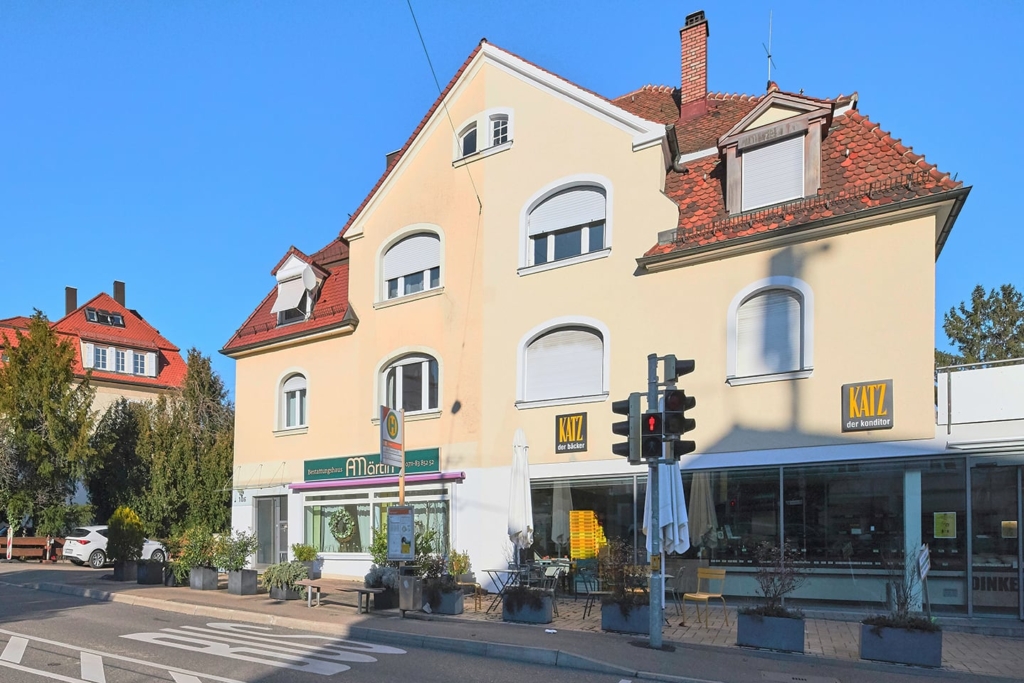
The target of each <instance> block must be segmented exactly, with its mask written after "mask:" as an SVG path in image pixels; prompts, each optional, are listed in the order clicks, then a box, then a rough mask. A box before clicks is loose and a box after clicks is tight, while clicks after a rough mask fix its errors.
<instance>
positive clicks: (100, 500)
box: [85, 398, 149, 520]
mask: <svg viewBox="0 0 1024 683" xmlns="http://www.w3.org/2000/svg"><path fill="white" fill-rule="evenodd" d="M147 410H148V406H147V405H146V404H142V403H132V402H130V401H128V400H127V399H125V398H119V399H118V400H117V401H115V402H114V403H112V404H111V405H110V407H109V408H107V412H106V413H104V414H103V417H102V418H101V419H100V421H99V424H98V425H97V427H96V432H95V433H94V434H93V436H92V439H91V442H90V443H91V444H92V447H93V450H95V451H96V459H95V463H94V466H93V467H92V468H90V470H89V472H88V473H87V474H86V477H85V487H86V489H87V490H88V491H89V501H90V502H91V503H92V506H93V508H94V510H95V513H96V519H103V520H105V519H110V516H111V515H113V514H114V511H115V510H116V509H117V508H119V507H121V506H127V507H131V508H132V509H139V507H140V506H139V502H140V501H141V499H142V498H143V497H144V496H145V495H146V489H147V488H148V487H149V461H148V460H147V459H145V458H142V457H140V455H139V452H138V441H139V421H140V415H141V414H142V413H145V412H146V411H147Z"/></svg>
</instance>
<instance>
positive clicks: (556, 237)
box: [527, 185, 607, 266]
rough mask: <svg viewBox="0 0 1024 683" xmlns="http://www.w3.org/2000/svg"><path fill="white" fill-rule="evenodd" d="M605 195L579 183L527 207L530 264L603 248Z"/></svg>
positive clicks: (602, 189)
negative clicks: (528, 210)
mask: <svg viewBox="0 0 1024 683" xmlns="http://www.w3.org/2000/svg"><path fill="white" fill-rule="evenodd" d="M606 205H607V195H606V193H605V190H604V188H602V187H600V186H596V185H582V186H576V187H570V188H567V189H564V190H560V191H558V192H556V193H554V194H553V195H551V196H550V197H548V198H547V199H545V200H544V201H543V202H541V203H540V204H538V205H537V206H536V207H534V208H533V210H532V211H530V215H529V217H528V218H527V235H528V237H529V240H530V244H529V249H528V257H529V262H528V264H529V265H532V266H536V265H541V264H544V263H550V262H552V261H561V260H563V259H569V258H572V257H574V256H580V255H582V254H587V253H590V252H595V251H600V250H601V249H604V248H605V243H606V241H607V240H606V239H605V223H606V217H607V212H606V210H607V206H606Z"/></svg>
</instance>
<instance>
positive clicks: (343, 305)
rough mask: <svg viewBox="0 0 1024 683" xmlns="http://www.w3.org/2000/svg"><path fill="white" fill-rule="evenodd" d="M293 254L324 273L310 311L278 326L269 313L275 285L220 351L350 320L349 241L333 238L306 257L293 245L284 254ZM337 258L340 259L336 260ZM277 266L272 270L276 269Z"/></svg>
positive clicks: (295, 334) (247, 346) (313, 330)
mask: <svg viewBox="0 0 1024 683" xmlns="http://www.w3.org/2000/svg"><path fill="white" fill-rule="evenodd" d="M293 253H294V254H296V255H299V256H300V258H303V257H304V258H303V260H306V259H309V260H308V261H307V263H310V264H311V265H313V266H315V267H316V268H317V269H318V270H322V271H323V272H326V273H327V276H326V277H325V278H324V279H323V282H322V284H321V285H320V294H319V298H318V299H317V301H316V303H315V304H314V305H313V314H312V315H311V316H310V317H309V319H307V320H303V321H301V322H296V323H290V324H287V325H278V324H277V314H276V313H272V312H271V309H272V308H273V307H274V300H275V299H276V297H277V286H276V285H275V287H274V288H273V289H272V290H270V292H269V293H268V294H267V295H266V296H265V297H264V298H263V301H262V302H261V303H260V305H259V306H258V307H257V308H256V310H255V311H253V313H252V315H250V316H249V317H248V318H247V319H246V321H245V322H244V323H242V326H241V327H239V328H238V330H237V331H235V333H234V334H233V335H232V336H231V339H229V340H228V342H227V343H226V344H225V345H224V348H223V349H221V353H231V352H234V351H239V350H243V349H248V348H252V347H255V346H260V345H262V344H266V343H269V342H272V341H277V340H282V339H290V338H292V337H296V336H299V335H305V334H309V333H311V332H318V331H322V330H326V329H329V328H331V327H336V326H338V325H340V324H341V323H343V322H346V321H352V320H353V314H352V311H351V308H350V307H349V303H348V244H346V243H345V242H344V241H343V240H341V239H335V240H332V242H331V243H330V244H328V245H327V246H326V247H324V248H323V249H321V250H320V251H318V252H316V253H315V254H313V255H312V256H306V255H305V254H303V253H302V252H300V251H299V250H298V249H296V248H295V247H292V248H291V249H289V250H288V253H287V254H285V258H287V257H288V256H289V255H291V254H293ZM339 261H341V262H340V263H339ZM283 263H284V259H282V260H281V262H280V263H278V265H277V268H280V267H281V265H282V264H283ZM332 264H333V265H332ZM277 268H275V269H274V271H275V272H276V271H277Z"/></svg>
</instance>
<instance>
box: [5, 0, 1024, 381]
mask: <svg viewBox="0 0 1024 683" xmlns="http://www.w3.org/2000/svg"><path fill="white" fill-rule="evenodd" d="M413 6H414V8H415V9H416V11H417V16H418V19H419V22H420V26H421V28H422V29H423V33H424V36H425V38H426V41H427V45H428V47H429V48H430V51H431V58H432V59H433V62H434V65H435V67H436V69H437V72H438V77H439V79H440V80H441V82H442V84H443V83H445V82H446V81H447V80H448V79H449V78H450V77H451V75H452V73H454V71H455V69H457V68H458V66H459V64H461V63H462V61H463V60H464V59H465V58H466V56H467V55H468V54H469V52H470V51H471V50H472V49H473V47H474V46H475V45H476V43H477V41H479V39H480V38H482V37H486V38H487V39H488V40H489V41H491V42H492V43H494V44H496V45H499V46H501V47H503V48H506V49H509V50H511V51H513V52H515V53H517V54H519V55H521V56H523V57H525V58H527V59H529V60H531V61H534V62H536V63H538V64H540V65H542V66H544V67H545V68H547V69H550V70H551V71H554V72H555V73H558V74H559V75H562V76H564V77H565V78H568V79H569V80H572V81H574V82H576V83H578V84H580V85H582V86H584V87H587V88H590V89H592V90H595V91H597V92H599V93H601V94H604V95H606V96H609V97H613V96H616V95H620V94H623V93H625V92H628V91H630V90H633V89H635V88H637V87H638V86H640V85H643V84H646V83H658V84H668V85H675V84H677V83H678V80H679V43H678V40H679V39H678V29H679V27H680V26H681V25H682V22H683V19H684V17H685V16H686V14H688V13H689V12H692V11H694V10H697V9H704V10H705V11H706V13H707V16H708V19H709V21H710V28H711V37H710V47H709V50H710V60H709V80H710V88H711V89H712V90H718V91H728V92H746V93H750V94H757V93H761V92H763V91H764V85H765V76H766V74H765V59H764V51H763V48H762V42H766V41H767V32H768V12H769V9H771V10H773V11H774V45H773V48H774V49H773V52H774V54H775V60H776V64H777V67H778V70H777V71H776V73H775V78H776V80H777V81H778V83H779V84H780V86H781V87H782V88H783V89H786V90H791V91H796V90H799V89H800V88H803V89H804V90H805V92H807V93H808V94H810V95H816V96H832V95H836V94H839V93H849V92H851V91H853V90H857V91H859V93H860V97H861V99H860V108H861V110H862V111H863V112H864V113H866V114H867V115H869V116H870V117H871V118H872V119H874V120H875V121H877V122H879V123H880V124H881V125H882V127H883V128H885V129H887V130H889V131H891V132H892V133H893V134H894V135H895V136H896V137H900V138H902V139H903V141H904V143H905V144H909V145H912V146H913V147H914V149H915V151H917V152H919V153H924V154H925V155H926V157H927V159H928V160H929V161H933V162H936V163H938V164H939V167H940V169H942V170H943V171H948V172H951V173H952V172H956V173H958V174H959V178H960V179H963V180H965V181H966V182H967V183H968V184H970V185H973V186H974V190H973V191H972V193H971V196H970V198H969V200H968V202H967V205H966V207H965V209H964V211H963V213H962V214H961V215H960V219H959V221H958V223H957V225H956V228H955V230H954V232H953V235H952V237H951V238H950V239H949V241H948V242H947V244H946V247H945V251H944V252H943V254H942V257H941V258H940V259H939V261H938V264H937V300H936V309H937V318H936V333H937V337H936V339H937V340H938V343H939V344H940V346H941V345H944V335H942V332H941V328H940V325H941V313H942V312H944V311H946V310H948V309H949V307H950V306H952V305H955V304H956V303H957V302H959V301H960V300H962V299H965V298H967V297H968V296H969V293H970V290H971V288H972V287H973V286H974V285H975V284H976V283H981V284H983V285H984V286H985V287H986V288H990V287H994V286H997V285H999V284H1001V283H1004V282H1012V283H1014V284H1015V285H1016V286H1017V287H1018V288H1022V287H1024V276H1022V271H1021V256H1022V254H1024V226H1022V224H1021V221H1020V219H1019V218H1018V217H1017V216H1016V214H1014V213H1009V214H1008V213H1007V212H1006V209H1007V208H1009V207H1011V206H1012V204H1011V201H1012V200H1013V198H1014V197H1017V196H1019V190H1014V189H1013V188H1014V187H1016V185H1015V183H1016V181H1014V180H1013V178H1015V177H1016V176H1015V175H1014V171H1015V170H1016V167H1018V166H1019V161H1018V160H1016V159H1015V154H1016V152H1017V150H1019V148H1020V145H1019V144H1018V143H1017V142H1016V136H1014V135H1013V134H1012V133H1011V134H1010V136H1009V139H1008V140H1007V141H1005V142H1004V141H1003V134H1001V133H1000V132H999V128H1001V127H1002V126H1011V127H1012V126H1013V122H1014V121H1015V120H1016V116H1014V112H1015V111H1016V110H1017V108H1018V107H1019V105H1020V104H1021V98H1022V94H1021V93H1022V92H1024V89H1022V78H1021V73H1024V41H1021V40H1020V32H1021V30H1022V28H1024V21H1022V19H1024V3H1010V2H1005V3H992V2H978V3H971V4H967V5H965V4H963V3H953V2H929V3H927V4H925V3H920V4H919V3H896V2H884V3H883V2H878V3H872V2H859V3H856V4H855V5H850V4H849V3H845V4H844V3H821V2H783V1H780V0H773V1H771V2H742V3H741V2H729V3H712V2H706V1H704V2H689V3H688V2H679V1H678V0H676V1H673V2H655V1H653V0H650V1H643V2H632V1H631V2H621V1H620V0H609V1H604V0H589V1H587V2H566V3H551V2H533V1H531V2H518V3H512V2H451V1H447V0H437V1H432V2H424V1H423V0H418V1H414V3H413ZM436 96H437V91H436V89H435V87H434V83H433V80H432V78H431V76H430V72H429V70H428V67H427V64H426V60H425V59H424V56H423V51H422V48H421V47H420V44H419V40H418V38H417V36H416V32H415V28H414V26H413V23H412V20H411V18H410V15H409V11H408V8H407V6H406V4H405V2H404V0H384V1H381V2H337V1H333V0H332V1H316V0H305V1H303V2H285V1H283V0H282V1H280V2H269V1H262V2H257V1H253V2H241V1H232V0H222V1H218V2H210V1H203V2H197V1H187V0H182V1H177V2H146V1H139V2H131V3H126V2H104V1H102V0H93V1H91V2H79V1H72V0H60V1H54V2H45V1H42V0H40V1H33V2H16V1H15V0H6V1H5V2H3V3H0V273H3V276H4V277H3V282H4V285H3V289H2V290H0V291H2V294H0V317H8V316H11V315H19V314H28V313H29V312H31V310H32V309H33V308H41V309H42V310H43V311H44V312H46V313H47V314H48V315H50V317H51V318H56V317H59V316H60V315H61V314H62V313H63V305H64V304H63V302H64V287H65V285H70V286H75V287H78V289H79V300H80V301H84V300H85V299H86V298H88V297H91V296H92V295H93V294H95V293H96V292H99V291H108V292H109V291H111V283H112V281H113V280H115V279H120V280H124V281H126V282H127V298H128V305H129V306H130V307H135V308H138V309H139V310H140V312H141V313H142V314H143V315H144V316H145V317H146V318H147V319H148V320H149V321H151V322H152V323H153V324H154V325H155V326H156V327H157V328H159V329H160V331H161V332H162V333H164V335H165V336H167V337H168V338H169V339H170V340H171V341H172V342H174V343H175V344H177V345H178V346H180V347H182V349H183V350H184V349H187V348H188V347H191V346H197V347H198V348H199V349H201V350H202V351H203V352H204V353H206V354H209V355H212V356H213V357H214V363H215V367H216V368H217V369H218V370H219V371H220V372H221V374H222V375H223V376H224V377H225V380H226V381H227V382H228V384H229V386H233V384H234V367H233V362H232V361H231V360H229V359H227V358H225V357H223V356H221V355H220V354H218V353H217V350H218V349H220V348H221V346H222V345H223V343H224V342H225V341H227V339H228V338H229V337H230V335H231V334H232V332H233V331H234V330H235V329H236V328H237V327H238V326H239V325H240V324H241V323H242V322H243V321H244V319H245V317H246V316H247V315H248V314H249V313H250V312H251V310H252V309H253V308H254V307H255V306H256V305H257V304H258V303H259V301H260V300H261V298H262V297H263V296H264V295H265V294H266V292H267V291H269V289H270V288H271V286H272V285H273V280H272V278H271V277H270V275H269V271H270V269H271V268H272V267H273V266H274V265H275V263H276V262H277V261H278V259H279V258H280V257H281V256H282V255H283V254H284V252H285V251H286V250H287V248H288V246H289V245H290V244H295V245H296V246H297V247H299V248H300V249H303V250H305V251H312V250H315V249H317V248H319V247H321V246H323V245H324V244H326V243H327V241H328V240H330V239H331V237H332V236H334V235H336V234H337V232H338V230H339V229H340V228H341V226H342V225H343V224H344V223H345V220H346V219H347V217H348V215H349V213H350V212H352V211H353V210H354V209H355V207H356V206H357V205H358V204H359V202H360V201H361V200H362V198H363V196H364V195H365V193H366V192H367V191H368V190H369V188H370V187H371V186H372V184H373V183H374V181H375V180H376V179H377V177H378V175H379V174H380V172H381V171H382V170H383V167H384V155H385V153H386V152H389V151H391V150H394V149H397V148H398V147H400V146H401V145H402V143H403V142H404V141H405V139H406V137H407V136H408V134H409V133H410V131H411V130H412V129H413V127H414V126H415V125H416V123H417V122H418V121H419V119H420V118H421V117H422V115H423V113H424V112H425V110H426V108H427V107H429V106H430V104H431V102H432V101H433V100H434V99H435V98H436ZM1011 130H1012V128H1011ZM1000 198H1002V199H1000Z"/></svg>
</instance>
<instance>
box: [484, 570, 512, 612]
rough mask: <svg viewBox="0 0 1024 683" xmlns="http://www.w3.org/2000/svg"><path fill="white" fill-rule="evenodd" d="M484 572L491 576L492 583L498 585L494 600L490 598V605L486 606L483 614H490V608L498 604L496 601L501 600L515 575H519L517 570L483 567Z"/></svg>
mask: <svg viewBox="0 0 1024 683" xmlns="http://www.w3.org/2000/svg"><path fill="white" fill-rule="evenodd" d="M484 574H487V575H488V576H489V577H491V581H492V582H493V583H494V585H495V586H497V587H498V592H497V594H496V595H495V596H494V600H491V605H490V607H488V608H487V612H485V614H490V613H491V610H492V609H494V606H495V605H497V604H498V601H499V600H501V598H502V597H504V595H505V590H506V589H507V588H508V587H509V586H511V585H512V584H513V583H515V579H516V577H518V576H519V570H518V569H485V570H484Z"/></svg>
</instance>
